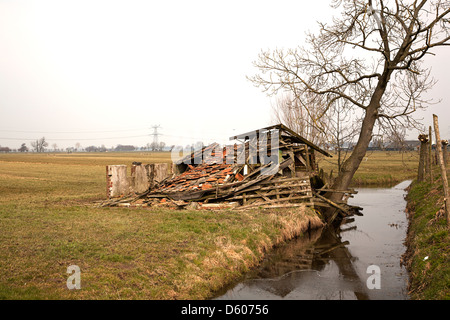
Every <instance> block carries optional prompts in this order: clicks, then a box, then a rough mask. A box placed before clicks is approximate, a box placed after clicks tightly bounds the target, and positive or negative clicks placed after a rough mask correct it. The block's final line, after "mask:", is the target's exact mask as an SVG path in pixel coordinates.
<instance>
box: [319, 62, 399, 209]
mask: <svg viewBox="0 0 450 320" xmlns="http://www.w3.org/2000/svg"><path fill="white" fill-rule="evenodd" d="M390 76H391V71H389V70H388V67H387V66H385V71H384V73H383V75H382V76H381V77H380V78H379V81H378V84H377V87H376V88H375V90H374V92H373V95H372V98H371V100H370V103H369V105H368V106H367V108H366V114H365V116H364V119H363V122H362V125H361V132H360V134H359V138H358V142H357V143H356V145H355V148H354V149H353V152H352V154H351V155H350V157H349V158H348V159H347V160H345V162H344V163H343V164H342V168H341V171H340V172H339V175H338V176H337V178H336V180H335V181H334V183H333V189H335V190H347V189H348V187H349V186H350V183H351V182H352V179H353V176H354V174H355V172H356V170H358V168H359V165H360V164H361V161H362V160H363V158H364V156H365V155H366V152H367V148H368V147H369V143H370V141H371V140H372V133H373V127H374V125H375V121H376V120H377V118H378V109H379V107H380V101H381V98H382V97H383V95H384V92H385V91H386V87H387V84H388V82H389V79H390ZM343 196H344V195H343V194H342V193H338V192H331V193H329V194H326V197H327V198H329V199H330V200H332V201H334V202H339V201H341V200H342V197H343Z"/></svg>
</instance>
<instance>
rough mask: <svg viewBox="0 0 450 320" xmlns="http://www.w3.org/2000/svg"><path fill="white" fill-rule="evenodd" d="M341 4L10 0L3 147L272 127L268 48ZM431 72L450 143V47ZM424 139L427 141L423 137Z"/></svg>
mask: <svg viewBox="0 0 450 320" xmlns="http://www.w3.org/2000/svg"><path fill="white" fill-rule="evenodd" d="M329 3H330V1H325V0H315V1H292V0H289V1H288V0H277V1H262V0H255V1H254V0H245V1H242V0H241V1H234V0H228V1H212V0H204V1H203V0H202V1H199V0H197V1H196V0H190V1H178V0H172V1H170V0H169V1H168V0H166V1H110V0H109V1H95V0H89V1H80V0H77V1H61V0H59V1H45V0H40V1H18V0H15V1H5V0H0V145H1V146H9V147H10V148H18V147H19V146H20V145H21V144H22V143H24V142H25V143H27V145H28V146H29V147H30V143H29V142H30V141H31V140H32V139H37V138H39V137H42V136H45V137H46V139H47V141H48V142H49V144H50V146H51V145H52V144H54V143H56V144H57V145H58V147H59V148H66V147H70V146H75V144H76V143H77V142H79V143H80V144H81V145H82V146H83V147H87V146H89V145H96V146H100V145H102V144H104V145H105V146H106V147H111V146H115V145H117V144H132V145H135V146H144V145H145V144H147V143H149V142H152V139H153V138H152V136H151V135H150V134H151V133H152V132H153V129H151V127H152V126H153V125H160V129H159V130H158V132H159V133H160V134H162V135H161V136H159V140H160V141H164V142H166V144H167V145H171V144H176V145H186V144H187V143H193V142H196V141H200V140H201V141H203V142H205V143H209V142H213V141H217V142H219V143H225V142H227V140H228V137H230V136H231V135H233V134H235V133H242V132H247V131H251V130H254V129H257V128H260V127H264V126H267V125H270V124H272V123H271V104H272V103H273V102H274V101H273V98H272V99H271V98H268V97H267V96H266V95H265V93H263V92H262V91H261V90H260V89H258V88H255V87H254V86H253V84H252V83H250V82H249V81H248V80H247V79H246V75H248V76H251V75H253V74H255V73H256V72H257V70H256V69H255V68H254V67H253V65H252V62H253V61H254V60H256V59H257V56H258V53H259V52H260V51H261V49H271V48H272V49H274V48H276V47H278V48H289V47H296V46H298V45H302V43H303V40H304V38H305V32H307V31H308V30H310V31H314V30H316V29H317V26H316V21H328V20H330V18H331V16H332V15H333V14H336V13H337V12H336V11H334V10H333V9H331V8H330V7H329ZM439 53H440V55H438V56H436V57H431V58H429V59H428V61H427V65H429V66H430V67H433V75H434V76H435V77H436V78H437V79H438V80H439V83H438V84H437V85H436V86H435V87H434V89H433V91H432V92H431V93H430V96H433V97H435V98H436V99H442V102H441V103H440V104H438V105H435V106H432V107H430V109H429V110H428V112H426V113H424V114H423V117H424V123H425V124H426V125H430V124H431V121H432V113H436V114H437V115H438V116H439V118H440V123H441V134H442V135H444V136H446V137H449V138H450V126H449V125H450V121H449V119H450V112H449V110H450V79H449V74H450V66H449V64H448V62H447V61H448V57H449V54H450V52H449V51H448V50H440V52H439ZM411 137H412V138H416V137H417V133H416V132H413V133H412V135H411Z"/></svg>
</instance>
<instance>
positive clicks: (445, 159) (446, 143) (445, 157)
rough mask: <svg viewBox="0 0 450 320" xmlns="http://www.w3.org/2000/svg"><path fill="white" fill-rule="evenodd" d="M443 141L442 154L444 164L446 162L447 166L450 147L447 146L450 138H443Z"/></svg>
mask: <svg viewBox="0 0 450 320" xmlns="http://www.w3.org/2000/svg"><path fill="white" fill-rule="evenodd" d="M441 143H442V154H443V156H444V164H445V166H447V165H448V150H447V149H448V148H447V145H448V140H442V141H441Z"/></svg>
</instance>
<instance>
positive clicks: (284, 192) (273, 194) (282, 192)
mask: <svg viewBox="0 0 450 320" xmlns="http://www.w3.org/2000/svg"><path fill="white" fill-rule="evenodd" d="M303 193H307V191H300V192H292V191H281V192H277V193H271V194H265V195H264V196H266V197H270V196H277V195H278V196H279V195H283V194H303ZM309 197H310V198H311V196H309ZM245 198H246V199H252V198H262V196H261V195H258V194H246V195H245ZM242 199H244V196H235V197H232V198H227V200H242Z"/></svg>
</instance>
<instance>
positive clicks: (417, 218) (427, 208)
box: [404, 167, 450, 300]
mask: <svg viewBox="0 0 450 320" xmlns="http://www.w3.org/2000/svg"><path fill="white" fill-rule="evenodd" d="M434 173H435V174H434V183H430V182H420V183H419V182H417V181H414V182H413V183H412V185H411V187H410V190H409V193H408V196H407V200H408V214H409V219H410V225H409V230H408V237H407V246H408V250H407V252H406V254H405V257H404V260H405V262H406V266H407V268H408V270H409V273H410V288H409V290H410V297H411V299H417V300H419V299H420V300H434V299H439V300H441V299H446V300H450V236H449V229H448V227H447V225H446V220H445V217H443V211H442V210H441V207H442V204H443V187H442V180H441V179H440V170H439V168H438V167H436V168H434ZM447 176H450V170H448V172H447Z"/></svg>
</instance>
